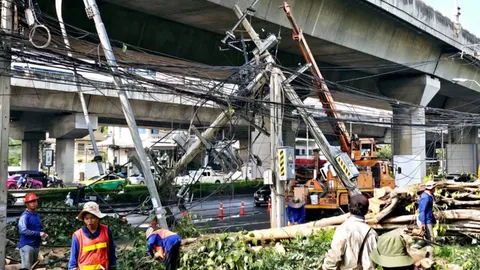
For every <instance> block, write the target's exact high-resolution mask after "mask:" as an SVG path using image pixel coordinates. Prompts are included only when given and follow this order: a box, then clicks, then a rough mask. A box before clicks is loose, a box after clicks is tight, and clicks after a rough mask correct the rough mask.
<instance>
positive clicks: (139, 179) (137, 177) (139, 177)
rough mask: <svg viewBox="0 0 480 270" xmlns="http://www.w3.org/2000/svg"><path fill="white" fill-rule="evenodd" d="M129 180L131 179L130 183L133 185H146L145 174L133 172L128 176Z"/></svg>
mask: <svg viewBox="0 0 480 270" xmlns="http://www.w3.org/2000/svg"><path fill="white" fill-rule="evenodd" d="M128 181H130V184H132V185H145V183H146V182H145V177H143V174H141V173H140V174H138V173H136V174H132V175H130V177H128Z"/></svg>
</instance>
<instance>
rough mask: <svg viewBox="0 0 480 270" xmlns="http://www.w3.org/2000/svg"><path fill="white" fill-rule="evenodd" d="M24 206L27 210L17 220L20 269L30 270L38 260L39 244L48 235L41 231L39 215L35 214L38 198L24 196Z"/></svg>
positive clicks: (32, 195) (28, 195)
mask: <svg viewBox="0 0 480 270" xmlns="http://www.w3.org/2000/svg"><path fill="white" fill-rule="evenodd" d="M25 205H26V206H27V209H26V210H25V211H24V212H23V213H22V215H21V216H20V219H19V220H18V231H19V232H20V243H18V249H19V250H20V258H21V259H22V268H21V269H30V268H31V267H32V265H33V264H34V263H35V262H36V261H37V260H38V252H39V251H40V242H41V241H42V239H44V240H45V239H47V238H48V234H47V233H45V232H44V231H43V229H42V223H41V221H40V215H39V214H38V212H37V208H38V197H37V195H35V194H33V193H28V194H27V196H25Z"/></svg>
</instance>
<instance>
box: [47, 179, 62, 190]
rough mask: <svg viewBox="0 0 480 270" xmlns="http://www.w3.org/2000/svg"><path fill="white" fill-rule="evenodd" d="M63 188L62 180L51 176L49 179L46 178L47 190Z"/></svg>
mask: <svg viewBox="0 0 480 270" xmlns="http://www.w3.org/2000/svg"><path fill="white" fill-rule="evenodd" d="M50 187H51V188H58V187H60V188H64V187H65V184H64V183H63V180H62V179H60V178H58V177H56V176H51V177H48V180H47V188H50Z"/></svg>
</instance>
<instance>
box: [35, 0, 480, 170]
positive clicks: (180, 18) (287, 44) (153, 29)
mask: <svg viewBox="0 0 480 270" xmlns="http://www.w3.org/2000/svg"><path fill="white" fill-rule="evenodd" d="M250 2H252V1H237V0H176V1H169V0H138V1H129V0H106V1H99V8H100V11H101V13H102V17H103V20H104V22H105V25H106V28H107V31H108V32H109V35H110V37H111V38H112V39H117V40H122V41H125V42H127V43H130V44H133V45H137V46H141V47H144V48H147V49H151V50H154V51H160V52H162V53H166V54H170V55H174V56H176V57H181V58H184V59H189V60H192V61H196V62H201V63H205V64H209V65H239V64H241V63H242V62H243V61H242V55H241V54H240V53H238V52H235V51H232V50H230V51H228V52H223V51H220V50H219V49H218V47H219V45H221V44H220V40H221V39H222V38H223V36H224V33H225V31H227V30H229V29H230V28H231V27H232V26H233V25H234V24H235V23H236V21H237V18H236V17H235V15H234V13H233V11H232V8H233V7H234V5H235V4H237V3H240V4H241V7H242V8H245V7H246V6H247V5H248V4H249V3H250ZM282 2H283V1H281V0H264V1H259V2H258V4H257V5H256V7H255V9H256V13H255V15H254V16H253V17H252V18H251V22H252V24H253V26H254V27H255V28H256V29H257V30H260V29H263V30H264V33H265V34H266V33H270V32H271V33H279V32H280V35H281V38H282V39H281V43H280V45H279V53H278V58H279V59H280V60H281V62H282V64H283V65H285V66H295V65H296V64H298V63H299V62H303V59H302V57H301V56H300V51H299V50H298V48H297V46H296V44H295V43H294V42H293V41H292V39H291V31H290V30H289V29H288V28H290V25H289V23H288V21H287V18H286V16H285V15H284V13H283V11H282V10H281V9H278V6H280V5H281V4H282ZM290 4H291V6H292V9H293V12H294V15H295V17H296V19H297V22H298V24H299V25H300V26H301V27H302V28H303V29H304V33H305V34H306V35H307V39H308V42H309V44H310V47H311V50H312V52H313V54H314V56H315V57H316V59H317V60H318V61H319V65H320V66H321V70H322V71H323V73H324V76H325V78H326V79H327V80H330V81H335V82H338V83H340V84H343V85H346V86H353V87H356V88H359V89H361V90H363V91H368V92H370V93H373V94H375V95H377V96H387V97H391V98H395V99H399V100H402V101H407V102H411V103H414V104H416V105H422V106H430V107H437V108H446V109H455V110H459V111H469V112H474V113H476V112H480V106H479V105H480V102H478V101H475V100H480V88H478V87H477V86H476V84H474V83H465V84H462V85H459V84H454V83H452V82H451V79H452V78H455V77H463V78H467V79H475V76H476V73H477V67H476V65H475V64H472V62H471V60H468V59H466V58H463V59H461V58H460V57H459V55H460V54H459V53H460V52H461V51H462V49H464V44H475V43H480V42H478V38H476V37H475V36H473V35H471V34H470V33H469V32H468V31H466V30H461V31H460V32H458V33H457V32H456V31H455V26H454V24H453V22H452V21H451V20H449V19H448V18H446V17H444V16H443V15H441V14H439V13H438V12H436V11H435V10H434V9H433V8H431V7H429V6H427V5H425V4H424V3H423V2H422V1H421V0H410V1H397V0H345V1H330V0H295V1H293V0H292V1H291V3H290ZM40 6H41V7H42V10H44V11H45V12H46V13H47V14H50V15H54V16H55V13H54V9H53V7H54V1H53V0H47V1H42V3H40ZM83 9H84V7H83V6H82V3H81V1H67V3H65V6H64V10H67V11H71V12H77V11H78V10H83ZM67 14H69V13H68V12H67ZM65 17H66V21H67V23H70V24H73V25H75V26H77V27H80V28H82V29H87V30H88V31H92V32H94V31H95V30H94V26H93V23H92V22H91V21H89V20H88V19H87V18H86V16H65ZM118 25H122V26H123V27H118ZM262 35H264V34H263V33H262ZM119 44H121V43H119ZM117 45H118V44H117ZM409 92H410V93H411V95H405V93H409ZM351 99H352V98H351ZM353 99H355V98H353ZM472 100H474V101H472ZM355 101H356V102H359V101H357V100H355ZM362 102H364V103H363V104H361V105H367V106H372V107H383V108H386V109H388V110H393V111H394V117H393V118H394V119H397V123H400V122H401V123H400V124H405V127H404V128H401V130H400V132H398V133H397V134H396V135H395V134H394V135H393V136H392V137H393V138H392V140H393V142H394V144H396V145H399V146H400V147H399V148H397V149H394V152H395V153H396V154H398V155H415V153H414V149H416V150H415V151H421V150H422V151H423V150H424V149H425V140H424V139H423V137H424V135H422V136H420V137H419V138H421V139H418V138H416V139H415V138H413V137H414V136H413V135H412V134H413V133H414V132H421V131H420V130H415V129H414V128H412V127H408V125H409V124H420V125H421V124H423V123H425V112H424V111H423V110H402V109H401V108H395V107H394V108H392V106H391V105H390V104H389V103H387V102H379V101H378V100H375V99H374V98H373V99H367V100H363V101H362ZM405 119H411V120H409V121H405ZM397 142H398V143H397ZM416 156H420V157H421V160H424V158H422V157H423V155H422V154H420V153H419V154H418V155H416ZM420 162H422V161H420ZM420 174H423V172H422V171H421V172H420ZM420 176H421V175H419V177H418V179H421V177H420ZM415 177H416V176H415Z"/></svg>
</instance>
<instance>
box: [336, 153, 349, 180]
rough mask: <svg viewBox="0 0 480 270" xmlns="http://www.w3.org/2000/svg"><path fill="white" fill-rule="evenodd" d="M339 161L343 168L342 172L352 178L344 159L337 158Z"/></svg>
mask: <svg viewBox="0 0 480 270" xmlns="http://www.w3.org/2000/svg"><path fill="white" fill-rule="evenodd" d="M337 161H338V163H339V164H340V166H341V167H342V170H343V171H344V172H345V173H346V174H347V176H349V177H350V170H349V169H348V168H347V165H345V163H344V162H343V159H341V158H340V157H337Z"/></svg>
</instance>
